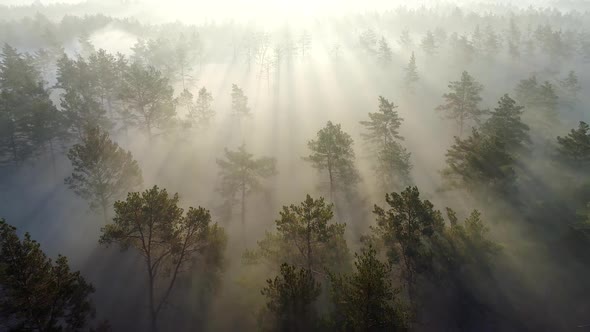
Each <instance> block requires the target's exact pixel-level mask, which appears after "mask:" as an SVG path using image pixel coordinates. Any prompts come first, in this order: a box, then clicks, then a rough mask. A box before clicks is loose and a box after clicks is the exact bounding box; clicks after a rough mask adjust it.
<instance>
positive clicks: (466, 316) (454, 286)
mask: <svg viewBox="0 0 590 332" xmlns="http://www.w3.org/2000/svg"><path fill="white" fill-rule="evenodd" d="M447 215H448V219H449V222H448V223H447V225H445V227H444V230H442V231H439V232H438V234H437V236H436V237H434V238H433V241H431V245H432V247H433V249H432V253H433V258H432V259H433V265H434V266H435V269H434V270H435V271H434V273H432V274H431V275H430V276H429V278H431V281H432V282H433V283H434V285H436V286H435V287H434V288H433V289H434V290H433V291H432V292H429V293H426V294H423V295H422V297H423V298H424V299H427V300H428V301H431V302H433V303H437V304H438V307H440V308H444V309H443V312H442V313H441V314H442V315H443V316H444V317H445V321H447V322H448V324H449V327H450V328H454V327H456V326H461V328H462V329H468V330H472V329H478V326H481V321H482V317H483V316H485V317H486V319H496V318H498V319H501V318H500V317H502V316H504V315H505V314H506V312H502V311H504V310H505V309H500V310H499V311H498V309H497V308H498V307H497V300H496V299H490V298H489V297H488V296H486V295H483V292H482V291H484V290H485V291H484V292H488V293H487V294H495V293H497V292H500V289H499V287H498V285H497V283H496V282H495V281H494V276H493V275H492V274H491V273H490V271H491V270H492V269H493V268H494V263H495V259H496V258H497V257H498V254H499V253H500V252H501V247H500V246H499V245H498V244H497V243H495V242H493V241H492V240H490V239H489V230H488V227H487V226H486V225H485V223H484V222H483V221H482V219H481V213H480V212H479V211H477V210H474V211H473V212H472V213H471V214H470V215H469V217H467V218H466V219H465V220H464V221H463V222H459V220H458V218H457V216H456V213H455V212H454V211H453V210H451V209H449V208H447ZM443 285H444V286H443ZM437 286H438V287H441V286H442V287H445V289H446V292H444V293H441V292H439V291H438V287H437ZM443 324H444V323H443ZM439 327H440V328H443V326H439Z"/></svg>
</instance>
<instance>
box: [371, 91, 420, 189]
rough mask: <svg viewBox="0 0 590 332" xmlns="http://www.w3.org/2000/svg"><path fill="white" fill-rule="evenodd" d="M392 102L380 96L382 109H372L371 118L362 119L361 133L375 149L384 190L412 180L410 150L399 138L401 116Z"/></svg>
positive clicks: (406, 183)
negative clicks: (377, 110) (373, 111)
mask: <svg viewBox="0 0 590 332" xmlns="http://www.w3.org/2000/svg"><path fill="white" fill-rule="evenodd" d="M396 108H397V106H395V105H394V104H393V103H392V102H389V101H388V100H387V99H385V98H384V97H382V96H379V112H376V113H369V119H370V121H361V122H360V123H361V124H362V125H363V126H364V127H365V129H366V132H364V133H362V134H361V136H362V137H363V138H364V139H365V141H366V142H367V143H368V144H369V145H370V146H369V147H370V149H371V150H372V151H374V153H373V156H372V157H373V159H374V169H375V173H376V175H377V179H378V183H379V186H380V187H381V189H382V190H383V191H384V192H388V191H390V190H392V189H401V188H402V187H405V186H406V185H408V184H409V183H410V182H411V180H410V170H411V168H412V165H411V164H410V153H409V152H407V151H406V149H405V148H404V147H403V146H402V145H401V144H400V143H399V142H398V140H403V137H401V136H400V135H399V127H400V126H401V123H402V119H401V117H400V116H399V115H398V113H397V111H396V110H395V109H396Z"/></svg>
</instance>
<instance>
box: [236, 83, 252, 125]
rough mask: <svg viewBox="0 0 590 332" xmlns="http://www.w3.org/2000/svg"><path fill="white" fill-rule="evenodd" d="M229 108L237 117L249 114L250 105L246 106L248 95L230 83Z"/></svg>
mask: <svg viewBox="0 0 590 332" xmlns="http://www.w3.org/2000/svg"><path fill="white" fill-rule="evenodd" d="M231 110H232V114H233V115H234V116H236V117H238V119H242V118H244V117H248V116H250V107H248V97H246V95H244V91H242V89H241V88H240V87H239V86H237V85H236V84H232V86H231Z"/></svg>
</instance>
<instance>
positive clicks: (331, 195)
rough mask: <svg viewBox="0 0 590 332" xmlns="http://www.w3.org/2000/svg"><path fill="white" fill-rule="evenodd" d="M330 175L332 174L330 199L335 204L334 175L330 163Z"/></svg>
mask: <svg viewBox="0 0 590 332" xmlns="http://www.w3.org/2000/svg"><path fill="white" fill-rule="evenodd" d="M328 175H329V176H330V201H332V203H333V204H334V176H333V175H332V167H331V166H330V165H328Z"/></svg>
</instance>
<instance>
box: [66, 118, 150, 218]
mask: <svg viewBox="0 0 590 332" xmlns="http://www.w3.org/2000/svg"><path fill="white" fill-rule="evenodd" d="M68 158H69V159H70V161H71V162H72V166H73V167H74V171H73V173H72V175H71V176H69V177H67V178H66V179H65V183H66V184H67V185H68V186H69V188H70V189H72V190H74V192H75V193H76V194H78V195H79V196H80V197H82V198H84V199H85V200H87V201H88V203H89V204H90V207H91V208H93V209H101V210H102V214H103V217H104V221H105V224H106V223H107V222H108V208H109V207H110V206H111V204H113V202H114V201H115V200H116V199H119V198H122V197H123V196H124V195H126V194H127V193H128V192H129V191H132V190H135V189H138V188H139V187H140V186H141V185H142V182H143V180H142V176H141V169H140V168H139V166H138V164H137V161H135V160H134V159H133V156H132V155H131V152H129V151H125V150H124V149H122V148H120V147H119V145H117V143H115V142H113V141H112V140H111V139H110V138H109V134H108V133H107V132H106V131H103V130H101V129H100V128H99V127H91V126H89V127H87V128H86V130H85V132H84V134H83V136H82V139H81V142H80V143H77V144H75V145H74V146H73V147H72V148H71V149H70V151H69V152H68Z"/></svg>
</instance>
